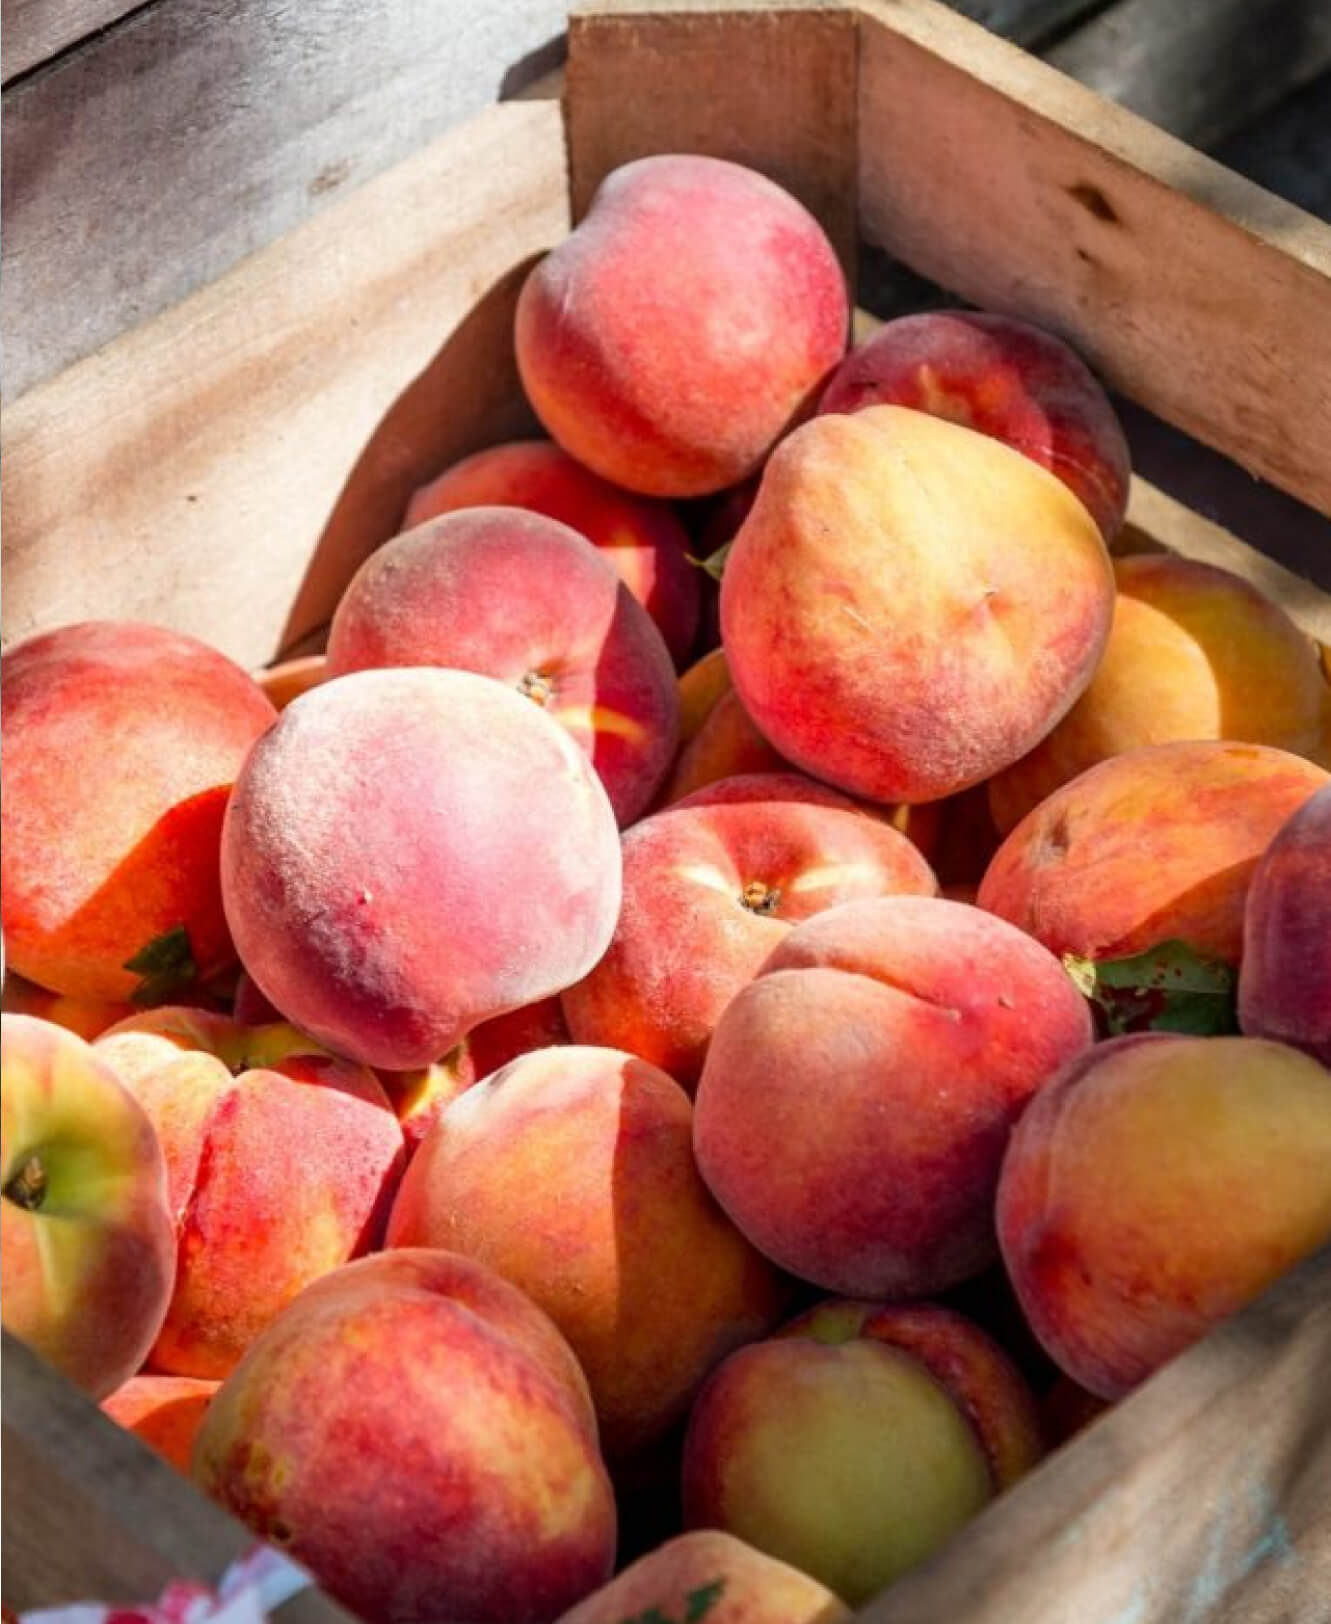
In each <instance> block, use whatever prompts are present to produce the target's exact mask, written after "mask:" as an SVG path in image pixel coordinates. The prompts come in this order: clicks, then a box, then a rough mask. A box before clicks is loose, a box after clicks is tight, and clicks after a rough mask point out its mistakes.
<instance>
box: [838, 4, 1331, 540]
mask: <svg viewBox="0 0 1331 1624" xmlns="http://www.w3.org/2000/svg"><path fill="white" fill-rule="evenodd" d="M860 7H861V18H862V33H861V41H860V74H859V86H860V155H861V167H860V226H861V230H862V231H863V233H864V235H865V237H866V238H867V239H868V240H869V241H871V242H872V243H875V244H877V245H879V246H881V247H883V248H885V249H886V250H887V251H888V252H889V253H890V254H892V255H893V256H894V257H896V258H898V259H901V260H903V261H904V262H905V263H906V264H907V265H908V266H910V267H911V268H912V269H913V270H915V271H917V272H919V273H920V274H921V275H923V276H926V277H928V278H930V279H931V280H933V281H936V282H939V283H941V284H943V285H944V286H946V287H949V288H951V289H952V290H953V291H955V292H956V293H958V294H959V295H961V296H962V297H963V298H965V299H968V300H970V301H972V302H973V303H976V304H979V305H982V306H985V307H987V308H989V309H994V310H1003V311H1008V312H1010V313H1012V314H1014V315H1021V316H1026V317H1028V318H1029V319H1032V320H1036V321H1040V322H1042V323H1044V324H1045V325H1047V326H1051V327H1053V328H1054V329H1055V330H1056V331H1058V332H1061V333H1062V334H1063V336H1065V337H1066V338H1067V339H1069V340H1070V341H1071V342H1072V343H1073V344H1074V345H1076V346H1077V347H1078V348H1079V349H1080V350H1081V351H1082V353H1083V354H1085V355H1086V356H1087V358H1088V359H1089V360H1090V361H1091V363H1092V365H1094V366H1095V368H1096V370H1097V371H1098V372H1099V373H1100V375H1101V376H1102V377H1104V378H1105V379H1106V380H1107V381H1108V382H1109V383H1110V384H1111V385H1112V386H1113V387H1115V388H1117V389H1119V390H1121V391H1122V392H1123V393H1125V394H1127V395H1129V396H1131V397H1132V398H1134V399H1135V400H1137V401H1139V402H1140V403H1141V404H1142V405H1144V406H1146V407H1147V408H1148V409H1149V410H1151V411H1153V412H1155V413H1156V414H1157V415H1158V416H1160V417H1163V418H1164V419H1165V420H1166V421H1168V422H1170V423H1173V424H1175V425H1176V426H1178V427H1179V428H1182V429H1184V430H1185V431H1186V432H1187V433H1189V434H1191V435H1193V436H1194V437H1195V438H1197V439H1200V440H1202V441H1203V442H1205V443H1206V444H1208V445H1212V446H1215V447H1216V448H1217V449H1219V450H1221V451H1223V452H1224V453H1225V454H1226V455H1227V456H1229V457H1231V458H1233V459H1234V460H1235V461H1236V462H1238V463H1239V464H1240V465H1241V466H1243V467H1245V468H1247V469H1248V470H1249V471H1250V472H1251V473H1254V474H1257V475H1259V476H1260V477H1262V478H1264V479H1269V480H1271V481H1272V482H1273V483H1274V484H1276V485H1278V486H1280V487H1281V488H1282V489H1283V490H1286V491H1289V492H1291V493H1292V494H1293V495H1295V496H1297V497H1299V498H1300V499H1301V500H1303V501H1305V502H1307V503H1308V504H1309V505H1310V506H1312V507H1314V508H1316V509H1318V510H1319V511H1320V512H1322V513H1324V514H1331V459H1328V458H1327V455H1326V447H1327V446H1328V445H1331V231H1329V230H1328V229H1327V227H1325V226H1324V225H1322V224H1321V223H1320V222H1319V221H1317V220H1314V219H1313V218H1312V217H1311V216H1309V215H1306V214H1304V213H1303V212H1302V211H1301V210H1299V209H1296V208H1294V207H1293V206H1291V205H1289V204H1286V203H1283V202H1281V201H1280V200H1279V199H1278V198H1275V197H1273V196H1271V194H1269V193H1267V192H1263V191H1262V190H1261V189H1260V188H1258V187H1256V186H1253V185H1252V184H1251V183H1249V182H1247V181H1244V180H1242V179H1240V178H1239V177H1238V176H1236V175H1233V174H1231V173H1229V172H1228V171H1227V170H1225V169H1223V168H1221V167H1220V166H1219V165H1218V164H1214V163H1212V162H1210V161H1209V160H1208V159H1206V158H1204V157H1202V156H1201V155H1200V154H1198V153H1196V152H1194V151H1193V150H1192V149H1191V148H1188V147H1186V146H1184V145H1183V144H1182V143H1180V142H1178V141H1176V140H1174V139H1173V138H1172V137H1170V136H1167V135H1165V134H1163V133H1161V132H1160V131H1157V130H1155V129H1153V128H1152V127H1150V126H1149V125H1147V124H1145V123H1143V122H1142V121H1141V120H1139V119H1137V118H1135V117H1134V116H1133V115H1131V114H1129V113H1125V112H1123V111H1122V110H1121V109H1119V108H1117V107H1114V106H1113V105H1112V104H1110V103H1108V102H1106V101H1103V100H1101V99H1100V98H1099V97H1097V96H1095V95H1093V94H1092V93H1091V92H1090V91H1087V90H1085V89H1083V88H1082V87H1081V86H1080V85H1077V84H1075V83H1073V82H1072V81H1071V80H1069V79H1067V78H1065V77H1064V76H1063V75H1061V74H1058V73H1056V72H1055V71H1054V70H1053V69H1051V68H1048V67H1046V66H1045V65H1044V64H1043V63H1041V62H1039V61H1037V60H1035V59H1034V58H1032V57H1030V56H1029V55H1027V54H1026V53H1024V52H1021V51H1018V50H1015V49H1013V48H1011V47H1008V46H1006V45H1004V44H1002V43H1001V42H998V41H995V40H994V39H992V38H991V37H990V36H988V35H986V34H985V33H984V31H983V30H982V29H979V28H976V27H974V26H973V25H971V24H969V23H967V22H966V21H965V20H964V19H962V18H959V17H957V16H955V15H954V14H953V13H952V12H950V11H948V10H947V9H946V8H945V7H943V6H940V5H936V4H931V3H930V0H860Z"/></svg>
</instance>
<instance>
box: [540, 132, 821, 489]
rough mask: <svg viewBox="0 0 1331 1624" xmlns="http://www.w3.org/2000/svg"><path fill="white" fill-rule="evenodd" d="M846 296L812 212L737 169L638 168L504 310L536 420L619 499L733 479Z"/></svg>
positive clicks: (670, 160)
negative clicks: (510, 318) (622, 493)
mask: <svg viewBox="0 0 1331 1624" xmlns="http://www.w3.org/2000/svg"><path fill="white" fill-rule="evenodd" d="M849 313H850V312H849V300H848V297H847V293H846V283H845V278H844V276H843V275H842V272H841V267H840V265H839V264H838V263H837V258H836V254H835V253H834V251H833V249H832V246H831V244H830V243H829V242H828V240H827V238H826V236H825V235H824V234H823V231H822V228H821V227H820V226H819V224H818V222H817V221H816V220H815V219H814V218H813V216H812V215H811V214H809V213H808V211H807V210H806V209H805V208H804V207H803V206H802V205H801V204H800V203H798V202H797V201H796V200H795V199H794V198H793V197H792V196H790V194H789V193H788V192H785V191H783V190H782V188H781V187H779V186H777V185H776V184H775V183H774V182H772V181H770V180H768V179H766V177H764V176H762V175H760V174H757V173H756V172H755V171H753V170H751V169H745V168H743V167H742V166H741V165H739V164H733V163H727V162H725V161H723V160H721V159H717V158H706V157H701V156H696V155H684V154H662V155H658V156H654V157H649V158H640V159H638V160H637V161H636V162H633V163H627V164H624V165H622V166H621V167H620V168H618V169H616V170H614V171H613V172H612V173H611V174H609V175H608V176H607V177H606V178H605V179H604V180H603V181H602V183H601V185H600V187H599V189H598V190H597V192H596V195H595V197H594V198H593V199H592V204H591V208H590V210H589V211H588V213H587V215H586V217H585V218H584V219H583V220H582V222H581V223H580V224H579V225H578V226H577V227H576V229H575V230H574V231H573V233H572V234H571V235H570V236H568V237H566V238H565V239H564V240H563V242H561V243H560V244H559V245H558V247H556V248H555V249H554V250H553V251H552V252H551V253H549V254H547V255H546V257H545V259H543V260H542V261H541V263H540V264H539V265H538V266H537V267H536V268H535V270H533V271H532V273H531V274H530V276H529V277H528V278H527V281H526V283H525V284H524V286H523V289H522V293H521V296H520V298H519V300H518V310H517V323H516V329H515V338H516V348H517V359H518V369H519V371H520V373H521V375H522V382H523V385H524V387H525V389H526V391H527V395H528V398H529V399H530V401H531V403H532V406H533V407H534V408H535V410H536V415H537V416H538V417H539V418H540V419H541V421H542V423H543V424H544V425H545V427H546V428H547V429H548V430H549V432H550V433H551V435H552V436H553V437H554V438H555V439H556V440H557V441H558V442H559V444H560V445H562V446H563V447H564V449H565V450H566V451H568V452H569V453H570V454H571V455H572V456H574V457H576V458H577V459H578V461H579V462H582V463H585V464H586V466H587V467H589V468H592V469H594V470H595V471H596V472H597V473H598V474H601V475H602V476H603V477H604V478H606V479H610V480H613V481H614V482H615V483H616V484H618V485H622V486H624V487H625V488H626V489H628V490H632V491H641V492H644V493H646V494H648V495H652V496H670V497H675V496H702V495H705V494H707V493H709V492H712V491H719V490H721V489H722V488H723V487H725V486H727V485H732V484H735V483H737V482H738V481H739V480H741V479H743V478H744V477H745V476H746V475H748V474H750V473H751V472H752V471H753V470H754V469H755V468H757V466H758V465H759V463H761V461H762V459H763V457H764V456H765V455H766V453H767V451H768V449H769V447H770V446H772V445H773V444H774V443H775V441H776V440H777V439H778V437H779V436H780V435H781V434H782V432H783V431H784V430H785V429H786V428H787V427H788V425H789V424H790V423H791V421H792V420H793V419H795V418H796V417H797V416H798V414H799V413H800V412H801V411H802V410H803V409H805V408H806V406H807V404H808V402H809V399H810V397H811V396H812V394H813V392H814V391H815V390H816V389H818V388H819V387H820V386H821V385H822V383H823V382H824V380H825V379H826V377H827V375H828V373H829V372H830V371H831V369H832V368H833V367H834V366H835V365H836V363H837V362H838V361H839V360H840V358H841V356H842V354H843V353H844V351H845V347H846V333H847V328H848V324H849Z"/></svg>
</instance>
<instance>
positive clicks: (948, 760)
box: [721, 406, 1114, 801]
mask: <svg viewBox="0 0 1331 1624" xmlns="http://www.w3.org/2000/svg"><path fill="white" fill-rule="evenodd" d="M1113 601H1114V577H1113V572H1112V570H1111V568H1110V564H1109V555H1108V553H1107V552H1106V551H1105V545H1104V542H1103V540H1102V539H1101V536H1100V533H1099V531H1098V529H1097V528H1096V526H1095V523H1094V521H1093V520H1092V519H1091V517H1090V515H1089V514H1088V513H1087V511H1086V509H1085V508H1084V507H1083V506H1082V504H1081V503H1080V502H1079V501H1078V500H1077V498H1076V497H1074V496H1073V495H1072V494H1071V493H1070V492H1069V491H1068V489H1067V487H1066V486H1064V485H1063V484H1061V483H1060V482H1059V481H1058V480H1057V479H1055V478H1054V476H1053V475H1052V474H1048V473H1046V472H1045V471H1044V469H1042V468H1039V467H1037V466H1036V464H1035V463H1033V462H1031V461H1030V460H1029V459H1028V458H1026V457H1023V456H1022V455H1021V454H1020V453H1019V452H1016V451H1013V450H1011V449H1010V448H1009V447H1008V446H1005V445H1001V444H1000V443H999V442H998V441H997V440H992V439H989V438H987V437H986V436H985V435H983V434H978V433H976V432H975V431H974V430H973V429H967V428H960V427H958V426H957V425H956V424H954V423H946V422H943V421H942V420H941V419H938V418H934V417H930V416H928V415H927V414H925V413H924V412H916V411H911V410H909V409H908V408H906V407H902V406H870V407H866V408H865V409H864V410H863V411H861V412H856V413H855V414H854V415H853V416H836V415H830V416H826V417H817V418H815V419H814V420H813V421H812V422H810V423H806V424H804V425H803V426H802V427H801V428H798V429H796V430H795V432H794V433H793V434H791V435H790V436H789V437H788V438H787V439H786V440H785V441H783V442H782V444H781V445H779V446H778V447H777V449H776V451H775V452H773V454H772V456H771V458H770V459H769V460H768V463H767V466H766V468H765V469H764V472H763V480H762V484H761V486H760V487H759V490H758V499H757V501H756V502H755V503H754V506H753V510H752V511H751V512H750V514H749V516H748V518H747V519H746V520H745V521H744V524H743V525H742V527H741V528H740V531H739V534H738V535H737V536H736V537H735V540H734V543H733V545H732V546H731V549H730V553H729V556H728V558H727V560H726V566H725V575H724V576H723V578H722V582H721V629H722V637H723V641H724V644H725V649H726V658H727V660H728V662H729V665H730V674H731V677H732V679H733V681H734V684H735V688H736V691H737V692H738V693H739V696H740V698H741V699H742V700H743V702H744V706H745V709H746V710H747V711H748V712H749V715H750V716H751V717H752V718H753V720H754V723H755V724H756V726H757V727H758V729H759V731H760V732H761V733H762V734H763V735H764V737H765V738H767V739H768V740H769V741H770V743H771V744H772V746H773V747H774V748H775V749H776V750H777V751H779V752H780V754H781V755H783V756H785V757H786V758H787V759H788V760H789V761H791V762H793V763H794V764H795V765H796V766H797V767H799V768H800V769H801V770H803V771H804V772H808V773H811V774H812V775H813V776H814V777H816V778H823V779H826V780H827V781H828V782H829V783H831V784H835V785H837V786H838V787H839V788H841V789H844V790H846V791H848V792H850V793H852V794H856V795H862V796H865V797H867V798H868V799H870V800H877V801H932V800H940V799H942V798H943V797H944V796H948V795H952V794H955V793H956V792H957V791H959V790H962V789H966V788H967V787H969V786H970V785H971V784H975V783H978V782H979V781H980V780H982V779H985V778H988V777H989V776H990V775H991V774H993V773H995V772H997V771H998V770H999V769H1000V768H1002V767H1006V766H1008V765H1009V764H1010V763H1011V762H1013V761H1015V760H1017V758H1018V757H1020V756H1023V755H1025V754H1026V752H1027V751H1028V750H1030V749H1031V748H1032V746H1033V745H1034V744H1035V743H1036V742H1037V741H1038V740H1039V739H1041V738H1042V737H1043V736H1044V735H1045V734H1046V733H1047V732H1048V731H1049V730H1050V728H1052V727H1053V726H1054V724H1055V723H1056V722H1057V721H1058V720H1059V719H1060V717H1062V716H1063V715H1064V713H1065V712H1066V711H1067V710H1068V709H1069V708H1070V707H1071V706H1072V704H1073V703H1074V702H1075V700H1076V699H1077V697H1078V695H1079V694H1080V693H1081V692H1082V690H1083V689H1084V688H1085V687H1086V685H1087V683H1088V682H1089V681H1090V680H1091V675H1092V673H1093V671H1094V670H1095V666H1096V663H1097V662H1098V660H1099V658H1100V654H1101V651H1102V650H1103V648H1104V644H1105V640H1106V638H1107V637H1108V635H1109V624H1110V617H1111V614H1112V610H1113ZM848 721H853V725H848Z"/></svg>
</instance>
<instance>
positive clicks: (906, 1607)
mask: <svg viewBox="0 0 1331 1624" xmlns="http://www.w3.org/2000/svg"><path fill="white" fill-rule="evenodd" d="M1328 1617H1331V1250H1324V1251H1323V1252H1321V1253H1320V1254H1319V1255H1318V1256H1317V1257H1316V1258H1313V1259H1310V1260H1309V1261H1308V1262H1307V1263H1306V1264H1304V1265H1303V1266H1302V1267H1301V1268H1299V1269H1297V1270H1296V1271H1294V1272H1293V1273H1292V1274H1290V1275H1288V1276H1287V1277H1286V1278H1285V1279H1284V1280H1283V1281H1281V1282H1280V1283H1279V1284H1278V1285H1277V1286H1276V1287H1275V1289H1274V1290H1272V1291H1271V1292H1269V1293H1268V1294H1267V1296H1266V1297H1264V1298H1263V1299H1261V1300H1260V1301H1259V1302H1257V1303H1256V1304H1254V1305H1253V1306H1252V1307H1250V1308H1249V1309H1247V1310H1246V1311H1245V1312H1243V1313H1242V1314H1240V1315H1238V1316H1236V1317H1235V1318H1234V1319H1232V1320H1231V1321H1229V1322H1228V1323H1227V1324H1225V1325H1223V1326H1221V1327H1220V1328H1219V1329H1217V1330H1216V1331H1214V1332H1212V1334H1211V1335H1210V1336H1209V1337H1208V1338H1207V1339H1206V1340H1205V1341H1204V1342H1202V1343H1200V1344H1198V1345H1197V1346H1196V1347H1195V1348H1193V1349H1191V1350H1190V1351H1189V1352H1188V1353H1187V1354H1185V1355H1183V1356H1182V1357H1181V1358H1179V1359H1176V1360H1175V1361H1173V1363H1172V1364H1170V1365H1168V1366H1166V1367H1165V1369H1164V1370H1162V1371H1160V1372H1159V1373H1158V1374H1157V1375H1155V1376H1154V1377H1153V1378H1152V1379H1151V1380H1150V1381H1149V1382H1147V1383H1146V1385H1145V1386H1144V1387H1142V1388H1140V1389H1139V1390H1138V1391H1137V1392H1136V1393H1135V1394H1133V1395H1132V1397H1131V1398H1130V1399H1128V1400H1126V1401H1124V1403H1122V1404H1121V1405H1119V1406H1118V1407H1116V1408H1115V1409H1114V1410H1112V1411H1110V1412H1109V1414H1108V1415H1106V1416H1104V1417H1103V1418H1102V1419H1101V1420H1099V1421H1098V1422H1096V1423H1095V1424H1094V1425H1093V1426H1092V1427H1091V1428H1090V1429H1089V1430H1088V1431H1086V1432H1085V1433H1083V1434H1081V1435H1080V1436H1079V1437H1078V1438H1075V1439H1074V1440H1073V1441H1072V1443H1071V1444H1070V1445H1068V1446H1066V1447H1065V1448H1064V1449H1062V1450H1060V1451H1059V1452H1058V1453H1057V1454H1055V1455H1053V1456H1052V1457H1051V1458H1050V1459H1049V1460H1047V1461H1046V1462H1045V1463H1044V1464H1043V1465H1042V1466H1041V1467H1040V1468H1039V1469H1038V1471H1037V1472H1036V1473H1035V1474H1034V1475H1033V1476H1032V1477H1030V1478H1028V1479H1026V1480H1025V1481H1024V1482H1022V1483H1019V1484H1018V1485H1017V1486H1016V1487H1015V1488H1013V1489H1011V1490H1009V1491H1008V1493H1007V1494H1005V1495H1004V1496H1003V1498H1002V1499H1001V1500H998V1501H996V1502H995V1503H994V1504H993V1506H992V1507H990V1508H989V1509H988V1510H987V1511H985V1512H984V1513H982V1514H981V1516H980V1517H978V1518H977V1519H976V1520H975V1521H974V1522H973V1523H971V1524H970V1526H969V1527H967V1528H965V1529H963V1530H962V1532H961V1533H960V1534H959V1535H958V1536H957V1538H956V1539H954V1540H953V1541H952V1542H951V1544H949V1545H948V1546H947V1548H946V1549H945V1550H944V1551H942V1552H940V1554H939V1555H938V1556H937V1557H936V1558H934V1559H933V1560H932V1561H931V1562H929V1563H928V1564H926V1565H925V1566H924V1567H922V1568H920V1569H917V1570H916V1571H915V1572H914V1573H911V1574H908V1575H907V1576H906V1577H905V1578H904V1579H901V1580H899V1581H898V1582H897V1583H896V1584H895V1585H893V1586H892V1587H891V1589H889V1590H888V1591H886V1592H885V1593H884V1594H883V1595H882V1596H881V1597H880V1598H879V1599H878V1600H877V1601H875V1602H873V1603H871V1604H870V1605H869V1606H868V1607H866V1608H865V1609H864V1610H863V1611H862V1612H861V1614H860V1619H861V1624H939V1621H940V1620H948V1621H949V1624H954V1621H955V1624H962V1621H963V1620H964V1624H1014V1621H1017V1620H1020V1624H1074V1621H1075V1624H1326V1621H1327V1618H1328Z"/></svg>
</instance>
